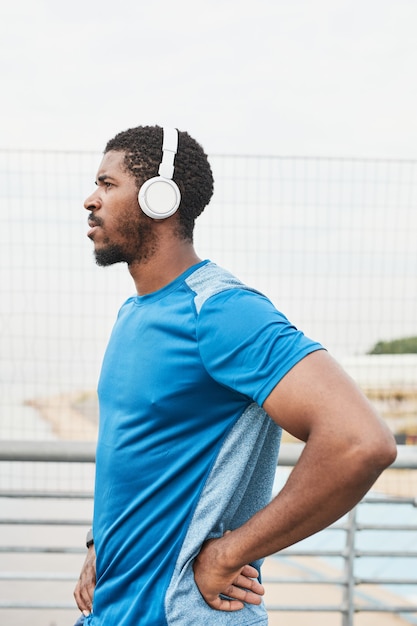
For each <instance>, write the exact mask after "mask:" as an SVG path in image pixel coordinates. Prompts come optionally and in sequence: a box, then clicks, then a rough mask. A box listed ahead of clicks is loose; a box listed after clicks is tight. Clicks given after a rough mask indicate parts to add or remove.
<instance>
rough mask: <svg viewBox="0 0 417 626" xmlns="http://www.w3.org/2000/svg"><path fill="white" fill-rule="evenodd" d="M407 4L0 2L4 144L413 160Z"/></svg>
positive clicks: (383, 0) (411, 3)
mask: <svg viewBox="0 0 417 626" xmlns="http://www.w3.org/2000/svg"><path fill="white" fill-rule="evenodd" d="M416 33H417V2H416V0H350V1H348V0H204V1H200V0H175V1H173V0H147V1H146V2H145V1H143V0H119V1H118V2H115V1H114V0H113V1H111V2H110V1H109V0H100V1H98V0H71V2H61V1H57V0H36V1H33V0H13V1H12V0H3V2H2V3H1V8H0V46H1V50H2V53H1V91H2V99H1V103H2V113H1V116H0V148H53V149H75V150H78V149H82V150H102V148H103V147H104V144H105V142H106V141H107V139H109V138H110V137H112V136H113V135H114V134H115V133H116V132H118V131H119V130H124V129H126V128H128V127H130V126H135V125H138V124H154V123H158V124H171V125H175V126H177V127H178V128H180V129H181V130H188V131H189V132H190V133H191V134H192V135H193V136H195V137H196V138H197V139H198V140H199V141H200V142H201V143H202V144H203V146H204V147H205V149H206V151H207V152H209V153H232V154H234V153H237V154H268V155H330V156H366V157H389V158H392V157H396V158H417V124H416V115H417V80H416V73H417V63H416V62H417V36H416Z"/></svg>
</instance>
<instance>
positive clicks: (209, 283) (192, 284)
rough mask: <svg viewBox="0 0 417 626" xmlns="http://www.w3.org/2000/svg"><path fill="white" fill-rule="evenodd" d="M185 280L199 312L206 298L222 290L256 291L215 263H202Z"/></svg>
mask: <svg viewBox="0 0 417 626" xmlns="http://www.w3.org/2000/svg"><path fill="white" fill-rule="evenodd" d="M185 282H186V283H187V285H188V287H189V288H190V289H192V291H194V293H195V298H194V302H195V307H196V310H197V313H199V312H200V310H201V307H202V306H203V304H204V302H205V301H206V300H208V298H210V297H211V296H214V295H216V294H218V293H221V292H222V291H227V290H228V289H236V288H238V289H246V290H247V291H254V292H256V290H255V289H251V288H250V287H247V286H246V285H245V284H244V283H242V281H240V280H239V279H238V278H236V277H235V276H233V274H231V273H230V272H228V271H227V270H224V269H222V268H221V267H219V266H218V265H216V264H215V263H207V264H206V265H203V266H202V267H200V268H199V269H198V270H196V271H195V272H193V274H191V275H190V276H188V278H186V280H185ZM256 293H259V292H256Z"/></svg>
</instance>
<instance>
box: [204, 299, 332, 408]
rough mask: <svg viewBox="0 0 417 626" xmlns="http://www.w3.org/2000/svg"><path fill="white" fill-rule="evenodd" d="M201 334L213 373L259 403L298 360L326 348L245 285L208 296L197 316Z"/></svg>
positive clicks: (208, 366)
mask: <svg viewBox="0 0 417 626" xmlns="http://www.w3.org/2000/svg"><path fill="white" fill-rule="evenodd" d="M197 333H198V342H199V349H200V355H201V358H202V361H203V364H204V366H205V368H206V370H207V372H208V373H209V374H210V376H212V377H213V378H214V379H215V380H216V381H217V382H219V383H220V384H222V385H225V386H227V387H229V388H231V389H233V390H234V391H237V392H238V393H241V394H244V395H245V396H248V397H249V398H251V399H252V400H254V401H255V402H257V403H258V404H259V405H261V406H262V404H263V402H264V401H265V400H266V398H267V397H268V396H269V394H270V393H271V391H272V390H273V388H274V387H275V386H276V385H277V384H278V382H279V381H280V380H281V379H282V378H283V377H284V376H285V374H286V373H287V372H288V371H289V370H290V369H291V368H292V367H294V365H295V364H296V363H298V362H299V361H300V360H301V359H303V358H304V357H305V356H307V354H310V353H311V352H314V351H316V350H320V349H323V346H322V345H321V344H319V343H317V342H315V341H312V340H311V339H309V338H308V337H306V336H305V335H304V334H303V333H302V332H301V331H300V330H298V329H297V328H296V327H295V326H294V325H293V324H291V323H290V322H289V321H288V319H287V318H286V317H285V316H284V315H283V314H282V313H280V312H279V311H278V310H277V309H276V308H275V307H274V305H273V304H272V303H271V302H270V300H268V298H266V297H265V296H263V295H262V294H260V293H258V292H254V291H250V290H245V289H229V290H226V291H223V292H221V293H219V294H216V295H214V296H212V297H210V298H208V299H207V300H206V302H205V303H204V305H203V307H202V308H201V310H200V313H199V316H198V322H197Z"/></svg>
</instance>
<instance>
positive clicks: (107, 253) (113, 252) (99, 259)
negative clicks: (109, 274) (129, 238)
mask: <svg viewBox="0 0 417 626" xmlns="http://www.w3.org/2000/svg"><path fill="white" fill-rule="evenodd" d="M94 257H95V259H96V263H97V265H99V266H100V267H107V266H108V265H114V264H115V263H127V264H129V263H131V261H130V260H129V259H128V258H127V255H126V253H125V251H124V250H123V248H122V247H121V246H118V245H108V246H107V247H105V248H101V249H100V250H94Z"/></svg>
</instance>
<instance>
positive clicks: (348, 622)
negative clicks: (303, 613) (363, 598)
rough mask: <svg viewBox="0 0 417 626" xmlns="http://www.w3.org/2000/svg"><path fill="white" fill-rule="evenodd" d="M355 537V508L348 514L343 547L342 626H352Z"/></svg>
mask: <svg viewBox="0 0 417 626" xmlns="http://www.w3.org/2000/svg"><path fill="white" fill-rule="evenodd" d="M355 537H356V507H355V508H354V509H352V511H350V512H349V514H348V522H347V531H346V547H345V580H346V586H345V589H344V602H343V604H344V610H343V622H342V624H343V626H354V614H355V571H354V568H355Z"/></svg>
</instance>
